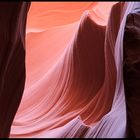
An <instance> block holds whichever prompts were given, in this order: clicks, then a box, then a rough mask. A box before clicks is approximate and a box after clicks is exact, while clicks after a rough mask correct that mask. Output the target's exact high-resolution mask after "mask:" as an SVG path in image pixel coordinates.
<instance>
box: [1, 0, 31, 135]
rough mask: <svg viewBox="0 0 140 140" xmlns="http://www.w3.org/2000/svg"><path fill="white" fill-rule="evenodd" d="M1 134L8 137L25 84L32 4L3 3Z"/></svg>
mask: <svg viewBox="0 0 140 140" xmlns="http://www.w3.org/2000/svg"><path fill="white" fill-rule="evenodd" d="M0 9H1V10H0V11H1V12H0V21H1V23H0V44H1V46H0V137H8V136H9V133H10V128H11V125H12V122H13V119H14V116H15V114H16V112H17V109H18V107H19V104H20V101H21V97H22V94H23V90H24V84H25V50H24V47H25V29H26V26H25V25H26V17H27V12H28V9H29V3H26V2H13V3H9V2H0Z"/></svg>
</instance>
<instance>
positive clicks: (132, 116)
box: [124, 13, 140, 137]
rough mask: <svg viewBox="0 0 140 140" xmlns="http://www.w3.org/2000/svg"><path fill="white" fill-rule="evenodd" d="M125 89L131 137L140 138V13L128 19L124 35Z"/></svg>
mask: <svg viewBox="0 0 140 140" xmlns="http://www.w3.org/2000/svg"><path fill="white" fill-rule="evenodd" d="M124 87H125V95H126V105H127V118H128V119H127V122H128V127H129V132H128V134H129V137H140V121H139V119H140V109H139V105H140V13H131V14H129V15H128V17H127V22H126V26H125V34H124Z"/></svg>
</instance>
